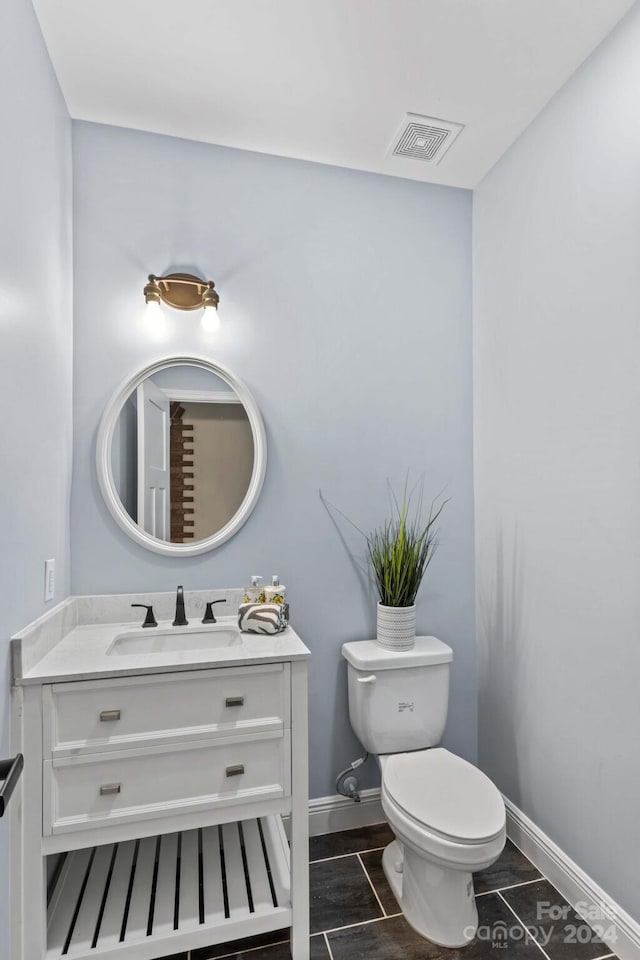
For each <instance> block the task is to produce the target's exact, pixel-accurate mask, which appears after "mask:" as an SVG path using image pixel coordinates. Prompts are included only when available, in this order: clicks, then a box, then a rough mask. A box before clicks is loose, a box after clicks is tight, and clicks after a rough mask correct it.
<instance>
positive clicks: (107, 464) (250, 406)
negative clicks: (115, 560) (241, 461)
mask: <svg viewBox="0 0 640 960" xmlns="http://www.w3.org/2000/svg"><path fill="white" fill-rule="evenodd" d="M176 366H188V367H197V368H199V369H201V370H205V371H207V372H209V373H213V374H214V375H215V376H216V377H219V378H220V379H221V380H223V381H224V382H225V383H226V384H227V386H229V387H230V388H231V390H233V391H234V392H235V395H236V398H237V402H239V403H241V404H242V405H243V407H244V409H245V411H246V414H247V418H248V420H249V424H250V426H251V433H252V436H253V449H254V456H253V470H252V473H251V479H250V481H249V486H248V488H247V492H246V494H245V496H244V499H243V501H242V503H241V504H240V507H239V508H238V510H237V511H236V513H235V514H234V515H233V516H232V517H231V519H230V520H228V521H227V523H225V525H224V526H223V527H221V529H220V530H217V531H216V532H215V533H214V534H212V536H210V537H207V538H206V539H204V540H198V541H195V542H193V543H171V542H167V541H165V540H160V539H158V538H157V537H154V536H152V535H151V534H149V533H147V532H146V531H145V530H143V529H142V528H141V527H139V526H138V524H137V523H135V521H134V520H132V518H131V517H130V516H129V513H128V512H127V510H126V508H125V507H124V505H123V503H122V500H121V499H120V495H119V493H118V488H117V486H116V482H115V478H114V475H113V464H112V443H113V436H114V432H115V430H116V425H117V423H118V418H119V416H120V413H121V411H122V409H123V407H124V405H125V403H126V401H127V400H128V398H129V397H130V396H131V394H132V393H134V392H135V391H136V390H137V389H138V387H139V386H140V385H141V384H142V383H143V382H144V381H145V380H146V379H147V378H149V377H152V376H153V375H154V374H156V373H159V372H160V371H161V370H167V369H169V368H170V367H176ZM186 392H187V391H181V393H182V394H185V393H186ZM188 392H190V391H188ZM201 393H202V391H194V392H193V394H194V395H193V397H192V399H194V400H196V399H197V396H196V395H197V394H201ZM221 399H222V396H221ZM226 402H236V401H235V398H233V399H232V398H228V400H227V401H226ZM266 468H267V438H266V434H265V429H264V424H263V422H262V417H261V415H260V410H259V409H258V405H257V404H256V402H255V400H254V398H253V396H252V395H251V393H250V391H249V390H248V388H247V387H246V386H245V385H244V383H242V381H241V380H238V378H237V377H236V376H235V374H233V373H232V372H231V371H230V370H228V369H227V367H224V366H222V364H219V363H215V362H213V361H211V360H208V359H207V358H206V357H200V356H192V355H176V356H168V357H162V358H161V359H159V360H155V361H153V362H152V363H150V364H148V365H147V366H146V367H143V368H142V369H141V370H138V371H137V372H136V373H134V374H133V375H132V376H131V377H128V378H127V379H126V380H125V381H124V382H123V383H122V384H121V385H120V386H119V387H118V389H117V390H116V392H115V393H114V395H113V397H112V398H111V400H110V401H109V402H108V404H107V406H106V408H105V411H104V414H103V415H102V419H101V421H100V426H99V428H98V436H97V441H96V470H97V474H98V484H99V486H100V490H101V492H102V496H103V497H104V501H105V503H106V505H107V508H108V510H109V512H110V514H111V516H112V517H113V519H114V520H115V521H116V523H117V524H118V526H119V527H120V528H121V529H122V530H124V532H125V533H126V534H127V535H128V536H129V537H131V539H132V540H135V542H136V543H139V544H140V545H141V546H143V547H146V549H147V550H151V551H153V553H160V554H164V555H165V556H171V557H195V556H197V555H198V554H201V553H207V552H208V551H209V550H213V549H215V548H216V547H219V546H221V544H223V543H225V542H226V541H227V540H228V539H229V538H230V537H232V536H233V535H234V534H235V533H237V532H238V530H239V529H240V527H242V525H243V524H244V523H245V522H246V520H247V519H248V517H249V515H250V514H251V511H252V510H253V508H254V507H255V505H256V503H257V501H258V497H259V496H260V491H261V490H262V484H263V482H264V476H265V471H266Z"/></svg>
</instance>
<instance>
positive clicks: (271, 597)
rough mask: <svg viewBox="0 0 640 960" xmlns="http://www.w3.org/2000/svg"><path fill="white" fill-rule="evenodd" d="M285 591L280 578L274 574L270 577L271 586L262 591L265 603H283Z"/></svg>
mask: <svg viewBox="0 0 640 960" xmlns="http://www.w3.org/2000/svg"><path fill="white" fill-rule="evenodd" d="M286 590H287V588H286V587H285V585H284V584H283V583H280V578H279V577H278V576H277V574H274V575H273V576H272V577H271V586H270V587H265V591H264V594H265V597H266V600H267V603H284V595H285V593H286Z"/></svg>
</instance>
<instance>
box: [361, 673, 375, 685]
mask: <svg viewBox="0 0 640 960" xmlns="http://www.w3.org/2000/svg"><path fill="white" fill-rule="evenodd" d="M375 682H376V675H375V673H370V674H369V676H368V677H358V683H375Z"/></svg>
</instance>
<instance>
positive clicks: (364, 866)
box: [170, 823, 615, 960]
mask: <svg viewBox="0 0 640 960" xmlns="http://www.w3.org/2000/svg"><path fill="white" fill-rule="evenodd" d="M391 840H393V834H392V833H391V831H390V829H389V827H388V826H387V825H386V824H384V823H380V824H376V825H375V826H372V827H363V828H361V829H357V830H346V831H344V832H343V833H330V834H325V835H324V836H321V837H312V839H311V842H310V860H311V864H310V884H311V934H312V936H311V960H489V958H490V957H491V958H492V960H496V957H497V956H498V955H497V954H496V953H495V950H496V948H500V950H501V953H500V954H499V956H500V958H501V960H599V958H603V957H615V954H614V953H612V951H611V947H610V945H608V944H606V943H603V942H602V940H600V939H599V938H598V937H597V936H596V934H595V933H593V932H592V931H591V930H590V928H588V927H587V926H586V925H585V924H584V922H583V921H582V920H580V918H579V917H577V915H576V914H575V913H574V911H573V910H572V909H571V908H570V906H569V904H568V903H567V902H566V900H564V899H563V897H561V896H560V894H559V893H558V891H557V890H556V889H555V888H554V887H552V885H551V884H550V883H549V881H548V880H545V879H544V877H542V876H541V874H540V873H539V871H538V870H537V869H536V868H535V867H534V866H533V864H532V863H530V862H529V860H527V858H526V857H525V856H524V855H523V854H522V853H521V852H520V851H519V850H518V849H517V847H515V846H514V845H513V844H512V843H511V842H510V841H507V845H506V847H505V850H504V853H503V854H502V856H501V857H500V859H499V860H498V861H497V862H496V863H494V865H493V866H492V867H489V869H488V870H483V871H482V872H481V873H478V874H476V875H475V890H476V899H477V905H478V916H479V920H480V923H479V927H478V935H477V937H476V939H475V940H474V941H473V942H472V943H470V944H469V945H468V946H467V947H464V948H463V949H460V950H449V949H446V948H445V947H437V946H435V944H432V943H429V942H428V941H427V940H424V939H423V938H422V937H420V936H418V934H417V933H415V931H414V930H413V929H412V928H411V927H410V926H409V924H408V923H407V922H406V921H405V919H404V917H403V916H402V913H401V911H400V907H399V906H398V903H397V901H396V898H395V897H394V895H393V893H392V891H391V888H390V887H389V884H388V883H387V881H386V878H385V876H384V873H383V870H382V850H383V848H384V847H385V846H386V845H387V844H388V843H390V842H391ZM222 957H224V958H226V960H291V955H290V952H289V943H288V931H287V930H280V931H276V932H275V933H271V934H267V935H265V936H263V937H252V938H248V939H246V940H237V941H235V942H234V943H226V944H220V945H218V946H215V947H208V948H206V949H202V950H193V951H192V952H191V954H181V955H180V956H179V957H174V958H170V960H214V958H216V960H218V958H222Z"/></svg>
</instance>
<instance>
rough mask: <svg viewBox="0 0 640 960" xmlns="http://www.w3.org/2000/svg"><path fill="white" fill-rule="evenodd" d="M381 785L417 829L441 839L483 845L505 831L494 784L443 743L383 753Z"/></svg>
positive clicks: (500, 835) (456, 842)
mask: <svg viewBox="0 0 640 960" xmlns="http://www.w3.org/2000/svg"><path fill="white" fill-rule="evenodd" d="M383 789H384V792H385V794H386V795H387V797H388V798H389V799H390V800H391V801H392V803H393V806H395V807H396V808H397V809H399V810H400V811H401V812H402V813H403V814H404V816H405V817H407V818H408V819H409V820H410V821H412V822H413V824H414V825H415V827H416V828H418V829H419V830H420V829H421V830H422V831H428V832H429V833H430V834H431V835H432V836H434V837H439V838H441V839H442V840H444V841H449V842H451V843H453V844H463V845H476V844H487V843H491V841H493V840H496V839H498V838H501V837H503V835H504V830H505V808H504V802H503V800H502V796H501V795H500V792H499V790H498V789H497V787H496V786H495V785H494V784H493V783H492V782H491V780H489V778H488V777H487V776H485V774H484V773H482V772H481V771H480V770H478V768H477V767H474V766H473V765H472V764H470V763H468V762H467V761H466V760H463V759H462V757H457V756H455V754H453V753H450V752H449V751H448V750H445V749H444V748H442V747H437V748H432V749H429V750H418V751H415V752H413V753H401V754H395V755H392V756H388V757H387V758H386V760H385V763H384V764H383Z"/></svg>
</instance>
